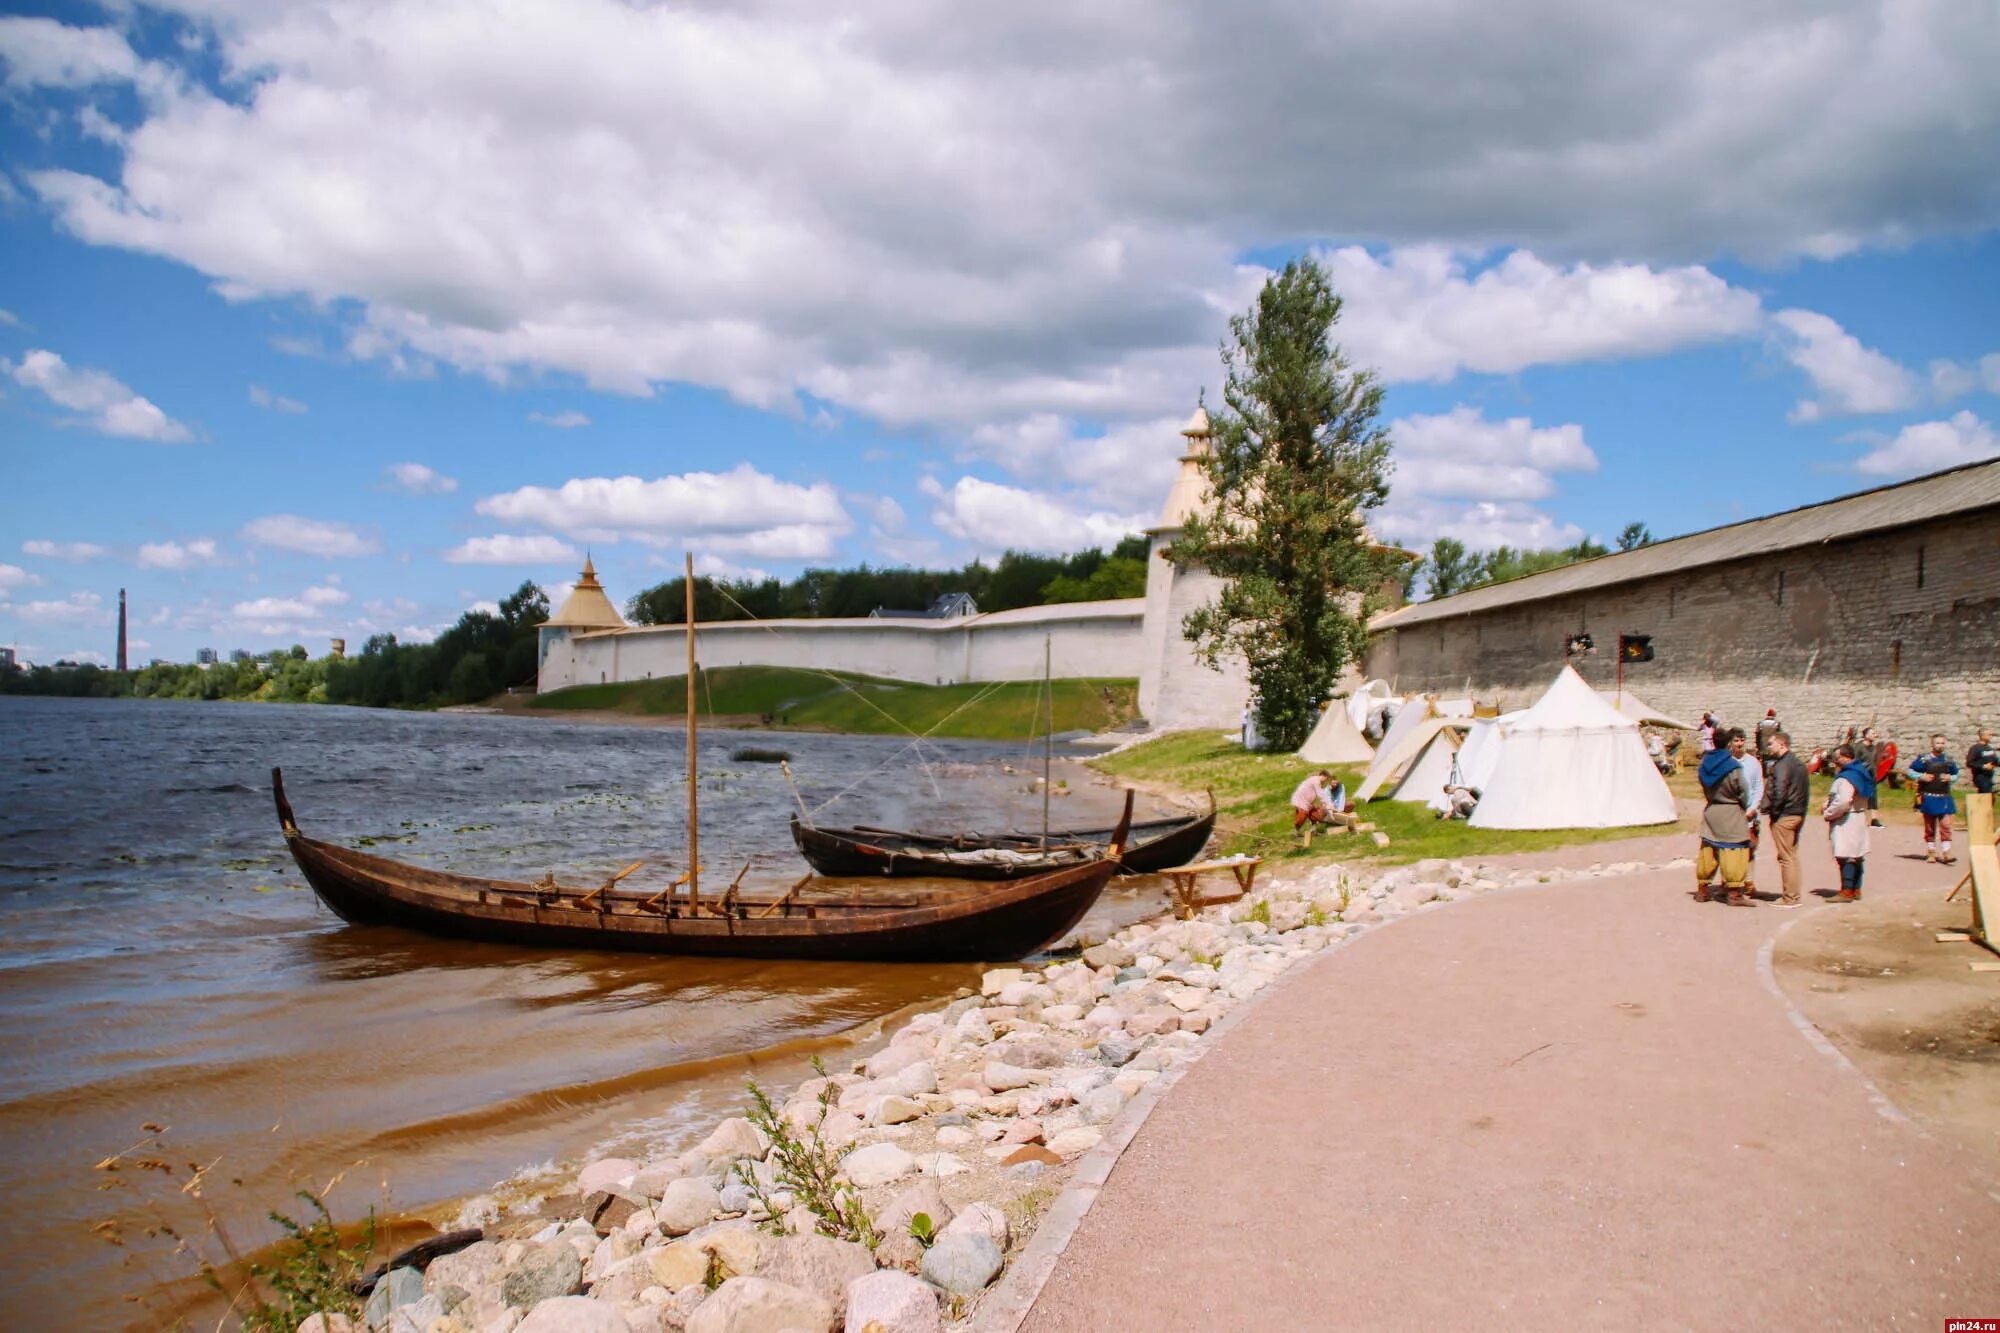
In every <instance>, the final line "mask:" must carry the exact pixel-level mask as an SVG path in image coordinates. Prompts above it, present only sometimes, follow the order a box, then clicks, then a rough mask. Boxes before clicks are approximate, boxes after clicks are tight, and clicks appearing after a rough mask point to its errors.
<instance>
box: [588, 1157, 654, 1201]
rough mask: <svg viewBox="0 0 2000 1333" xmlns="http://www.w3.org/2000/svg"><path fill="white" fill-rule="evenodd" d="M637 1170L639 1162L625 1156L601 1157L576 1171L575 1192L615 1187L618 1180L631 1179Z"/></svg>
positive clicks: (589, 1191)
mask: <svg viewBox="0 0 2000 1333" xmlns="http://www.w3.org/2000/svg"><path fill="white" fill-rule="evenodd" d="M638 1171H639V1164H638V1163H637V1162H634V1161H630V1160H628V1159H626V1158H623V1157H605V1158H601V1159H599V1160H598V1161H595V1162H592V1163H591V1164H590V1165H589V1166H586V1167H585V1168H583V1170H581V1171H579V1172H577V1174H576V1192H577V1193H578V1194H589V1193H591V1192H593V1191H595V1190H610V1189H616V1188H617V1186H618V1184H619V1182H621V1181H625V1180H629V1179H631V1177H633V1176H634V1175H636V1174H638Z"/></svg>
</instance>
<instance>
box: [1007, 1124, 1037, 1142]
mask: <svg viewBox="0 0 2000 1333" xmlns="http://www.w3.org/2000/svg"><path fill="white" fill-rule="evenodd" d="M1041 1141H1042V1122H1041V1121H1039V1120H1016V1121H1015V1122H1014V1123H1013V1124H1011V1125H1009V1126H1007V1132H1006V1133H1005V1134H1002V1135H1001V1136H1000V1142H1002V1143H1040V1142H1041Z"/></svg>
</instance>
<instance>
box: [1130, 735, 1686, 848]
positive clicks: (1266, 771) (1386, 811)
mask: <svg viewBox="0 0 2000 1333" xmlns="http://www.w3.org/2000/svg"><path fill="white" fill-rule="evenodd" d="M1094 766H1095V767H1096V768H1099V769H1101V770H1102V771H1104V772H1106V773H1109V774H1111V775H1112V776H1114V777H1120V778H1125V779H1128V780H1131V781H1134V782H1143V783H1148V784H1154V785H1158V786H1162V787H1172V788H1176V789H1178V790H1181V791H1191V792H1199V791H1201V790H1202V789H1203V788H1209V789H1211V790H1213V791H1214V792H1215V803H1216V807H1217V809H1218V810H1219V812H1220V814H1221V818H1220V819H1219V820H1218V821H1217V823H1218V824H1219V826H1220V830H1221V832H1222V835H1223V837H1222V851H1223V853H1224V854H1233V853H1236V852H1245V853H1249V854H1251V855H1256V856H1266V857H1280V858H1283V859H1286V860H1292V859H1307V858H1310V857H1331V858H1335V859H1339V860H1369V861H1382V862H1403V861H1418V860H1422V859H1424V858H1425V857H1431V856H1441V857H1449V858H1453V859H1462V858H1465V857H1473V856H1495V855H1499V854H1501V853H1503V852H1532V851H1540V850H1543V849H1546V848H1550V847H1567V846H1572V845H1574V844H1577V843H1587V842H1609V841H1613V840H1615V839H1619V838H1633V837H1642V836H1645V835H1648V834H1654V833H1664V832H1669V831H1671V827H1670V826H1667V825H1654V826H1652V827H1648V828H1611V829H1551V830H1513V829H1476V828H1468V827H1467V826H1466V824H1465V822H1464V821H1463V820H1457V819H1451V820H1443V819H1438V818H1437V817H1436V816H1434V815H1433V814H1432V813H1431V812H1430V809H1429V808H1428V807H1426V806H1423V805H1419V804H1416V803H1414V802H1408V801H1383V800H1376V801H1371V802H1369V803H1368V804H1367V805H1366V806H1364V807H1362V810H1361V817H1362V819H1363V820H1364V821H1366V822H1370V823H1373V824H1374V825H1375V826H1376V827H1377V828H1379V829H1380V830H1381V831H1382V832H1383V833H1386V834H1387V835H1388V836H1389V845H1388V846H1387V847H1386V848H1382V847H1377V846H1376V845H1375V842H1374V840H1373V839H1372V838H1370V837H1369V836H1368V835H1367V834H1365V833H1364V834H1349V833H1341V832H1334V833H1331V834H1329V833H1325V832H1322V833H1319V834H1317V835H1315V836H1314V838H1313V845H1312V850H1310V851H1302V850H1300V849H1299V848H1298V846H1297V840H1296V838H1295V837H1294V835H1293V833H1292V809H1291V796H1292V788H1293V787H1295V786H1297V785H1298V782H1299V779H1301V778H1303V777H1304V776H1305V775H1306V773H1307V772H1309V771H1310V766H1309V765H1307V764H1305V763H1303V762H1301V761H1300V760H1298V759H1296V758H1294V757H1293V756H1291V755H1288V754H1252V753H1250V752H1249V751H1247V750H1245V749H1244V748H1243V747H1242V746H1241V745H1239V744H1237V743H1236V742H1235V741H1231V740H1224V739H1222V738H1221V737H1220V736H1219V735H1218V733H1216V732H1213V731H1191V732H1178V733H1175V734H1174V735H1170V736H1162V737H1160V738H1159V739H1158V740H1153V741H1147V742H1145V743H1144V744H1141V745H1135V746H1133V747H1132V748H1131V749H1129V750H1124V751H1121V752H1120V753H1118V754H1115V755H1110V756H1107V757H1106V758H1103V759H1099V760H1096V761H1094ZM1363 772H1364V770H1363V769H1362V768H1360V767H1336V768H1335V769H1334V770H1333V773H1334V776H1336V777H1338V778H1339V779H1340V780H1341V782H1342V783H1344V784H1345V785H1346V787H1347V789H1348V791H1350V792H1352V791H1353V790H1354V789H1355V787H1357V786H1358V785H1360V782H1361V777H1362V774H1363Z"/></svg>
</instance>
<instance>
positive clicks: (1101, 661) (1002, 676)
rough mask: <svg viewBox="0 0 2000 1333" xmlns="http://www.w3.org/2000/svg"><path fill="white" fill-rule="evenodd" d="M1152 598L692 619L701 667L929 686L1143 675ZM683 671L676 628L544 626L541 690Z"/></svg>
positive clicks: (682, 646)
mask: <svg viewBox="0 0 2000 1333" xmlns="http://www.w3.org/2000/svg"><path fill="white" fill-rule="evenodd" d="M1144 615H1145V602H1144V601H1143V600H1141V599H1139V598H1130V599H1126V600H1121V601H1110V602H1078V603H1072V604H1070V605H1067V606H1051V607H1035V608H1031V609H1029V610H1023V611H1006V612H1000V613H997V614H994V615H986V616H968V617H965V618H964V619H961V620H946V621H923V620H867V619H856V620H769V621H721V622H717V623H713V624H704V625H696V626H695V657H696V660H697V661H698V662H699V663H700V664H701V666H702V668H703V669H704V670H711V671H712V670H715V669H717V668H719V667H732V666H781V667H808V668H817V669H820V670H825V671H849V672H854V673H856V674H858V675H864V676H881V677H886V678H888V679H890V680H905V681H915V682H919V683H922V684H927V685H953V684H963V683H966V682H969V681H995V680H1040V679H1041V678H1042V671H1043V656H1044V652H1045V647H1044V645H1045V644H1046V653H1047V656H1048V659H1049V662H1050V664H1051V669H1052V670H1053V672H1054V674H1055V675H1056V676H1057V677H1058V678H1071V677H1099V678H1125V679H1129V678H1131V677H1132V676H1135V675H1137V674H1138V671H1139V665H1138V664H1139V659H1140V655H1141V642H1142V638H1143V621H1144ZM686 671H687V637H686V633H685V631H684V630H683V629H682V627H681V626H679V625H661V626H647V627H642V628H634V629H623V630H602V631H596V632H590V633H574V632H569V633H566V632H563V631H560V630H556V631H549V632H546V633H545V634H544V636H543V639H542V663H541V675H540V686H539V687H540V688H541V689H542V690H543V691H548V690H559V689H562V688H564V687H566V686H570V685H598V684H607V683H611V682H616V681H633V680H650V679H653V678H656V677H661V676H678V675H682V674H684V673H685V672H686Z"/></svg>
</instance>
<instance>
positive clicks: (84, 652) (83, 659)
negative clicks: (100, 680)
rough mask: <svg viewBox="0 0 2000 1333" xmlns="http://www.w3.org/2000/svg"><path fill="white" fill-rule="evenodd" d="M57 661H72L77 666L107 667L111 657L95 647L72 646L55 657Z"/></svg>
mask: <svg viewBox="0 0 2000 1333" xmlns="http://www.w3.org/2000/svg"><path fill="white" fill-rule="evenodd" d="M56 660H57V661H58V662H74V663H76V664H77V665H78V666H98V667H108V666H110V665H111V659H110V658H108V657H106V656H105V655H104V654H103V653H100V652H98V651H97V650H96V649H95V648H72V649H70V650H69V651H68V652H66V653H64V654H62V655H61V656H60V657H58V658H57V659H56Z"/></svg>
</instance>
